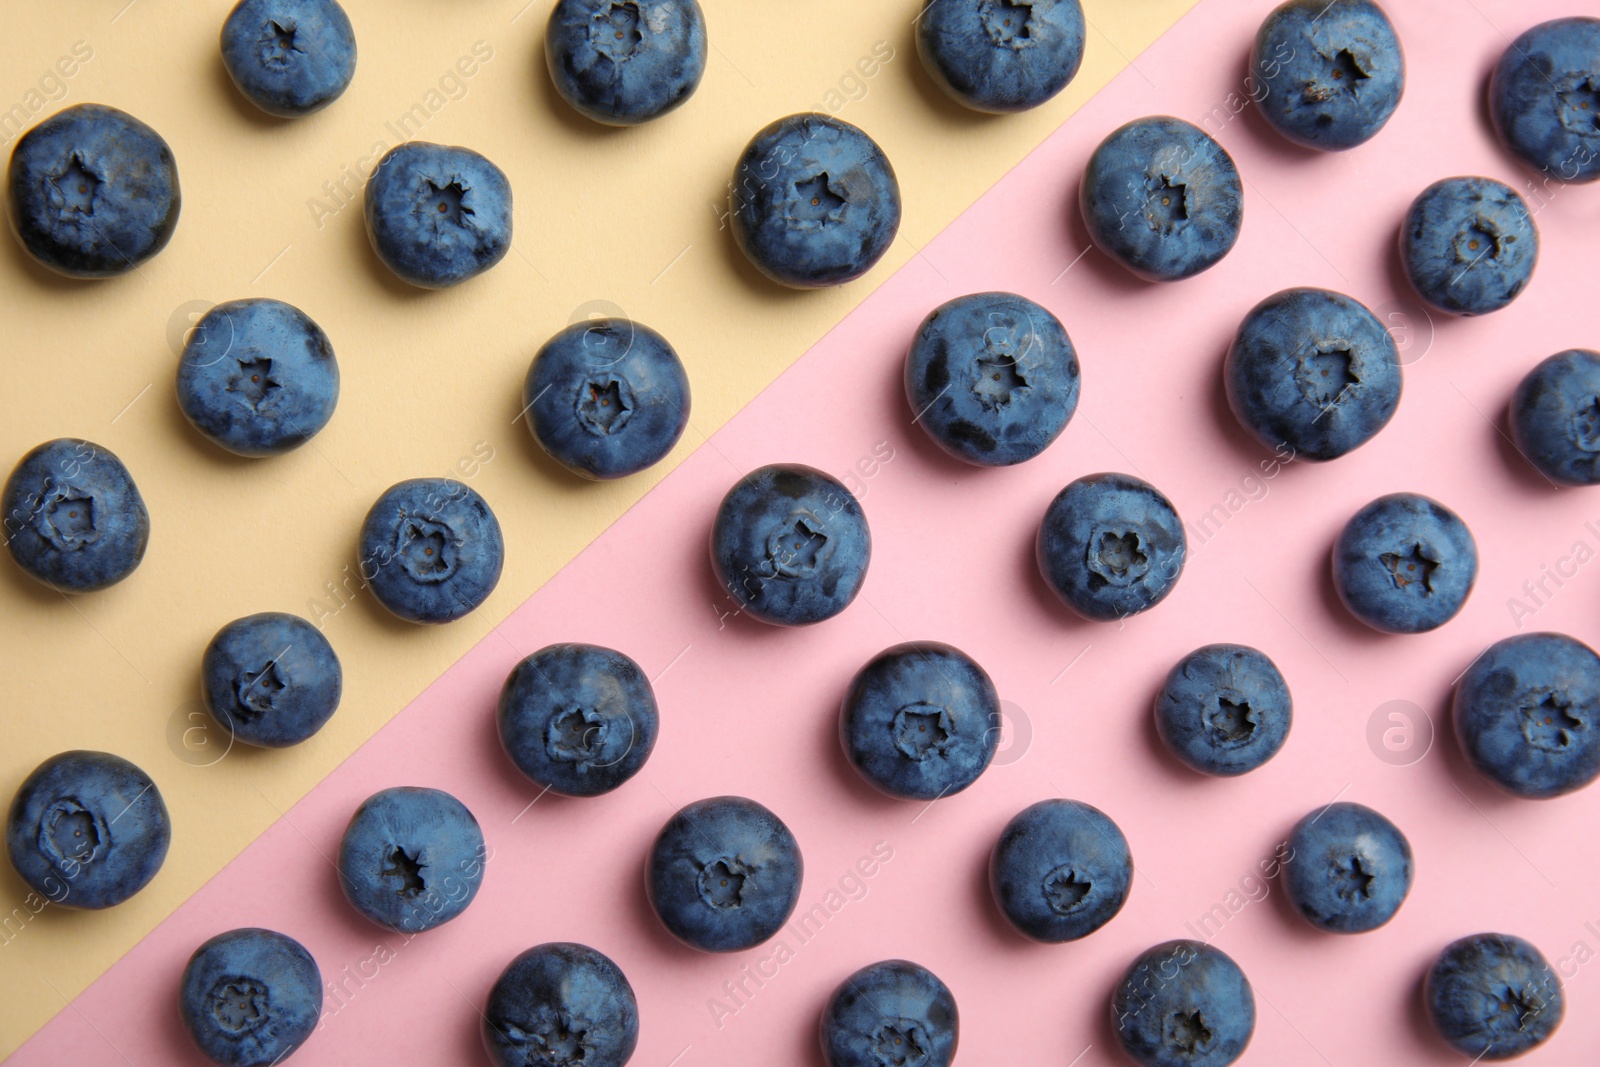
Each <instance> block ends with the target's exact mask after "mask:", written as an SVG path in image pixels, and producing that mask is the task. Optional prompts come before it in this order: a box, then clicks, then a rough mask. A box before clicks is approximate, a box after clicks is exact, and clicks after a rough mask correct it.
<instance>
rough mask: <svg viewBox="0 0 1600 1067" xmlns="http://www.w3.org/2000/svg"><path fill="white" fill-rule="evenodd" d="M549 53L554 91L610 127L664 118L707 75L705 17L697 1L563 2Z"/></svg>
mask: <svg viewBox="0 0 1600 1067" xmlns="http://www.w3.org/2000/svg"><path fill="white" fill-rule="evenodd" d="M544 54H545V59H546V61H547V62H548V63H549V64H550V77H551V80H553V81H554V82H555V85H556V91H557V92H559V93H560V94H561V96H562V98H563V99H564V100H566V102H567V103H569V104H571V105H572V106H573V107H574V108H576V109H577V110H578V111H580V112H582V113H583V114H585V115H587V116H589V117H590V118H591V119H594V120H595V121H596V122H603V123H606V124H607V125H609V126H633V125H637V124H638V123H641V122H648V121H650V120H651V119H653V118H657V117H659V116H661V115H665V114H666V113H667V112H669V111H671V110H673V109H674V108H677V107H679V106H680V105H682V104H683V103H684V101H686V100H688V99H689V97H691V96H693V95H694V91H695V89H696V87H698V86H699V84H700V78H701V76H702V75H703V74H705V72H706V20H705V16H704V15H702V14H701V12H700V5H699V4H698V3H696V2H695V0H560V2H559V3H557V4H556V6H555V10H554V11H552V12H550V25H549V28H548V29H547V31H546V32H545V38H544Z"/></svg>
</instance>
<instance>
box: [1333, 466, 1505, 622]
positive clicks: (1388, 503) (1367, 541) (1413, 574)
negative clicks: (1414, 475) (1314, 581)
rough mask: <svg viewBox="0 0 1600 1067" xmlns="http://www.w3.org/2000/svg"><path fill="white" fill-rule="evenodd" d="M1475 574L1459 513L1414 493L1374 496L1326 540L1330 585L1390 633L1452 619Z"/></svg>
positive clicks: (1473, 550)
mask: <svg viewBox="0 0 1600 1067" xmlns="http://www.w3.org/2000/svg"><path fill="white" fill-rule="evenodd" d="M1477 577H1478V546H1477V543H1476V542H1474V541H1473V539H1472V531H1471V530H1468V529H1467V524H1466V523H1464V522H1462V521H1461V519H1460V517H1459V516H1457V515H1456V513H1455V512H1453V511H1451V510H1450V509H1449V508H1447V507H1445V506H1444V505H1443V504H1441V503H1439V502H1438V501H1437V500H1430V499H1429V498H1428V497H1425V496H1423V495H1421V494H1420V493H1390V494H1389V495H1388V496H1380V497H1379V498H1378V499H1376V500H1374V501H1373V502H1372V503H1370V504H1368V505H1367V506H1366V507H1364V508H1362V509H1361V510H1360V511H1358V512H1356V513H1355V514H1354V515H1352V516H1351V517H1350V521H1349V522H1347V523H1345V525H1344V529H1343V530H1341V531H1340V532H1339V538H1338V540H1337V541H1335V542H1334V544H1333V585H1334V588H1335V589H1337V590H1338V591H1339V599H1340V600H1342V601H1344V606H1345V607H1347V608H1349V609H1350V614H1352V615H1354V616H1355V617H1356V618H1358V619H1360V620H1361V621H1362V622H1364V623H1366V624H1367V625H1368V626H1370V627H1372V628H1373V629H1374V630H1382V631H1383V632H1384V633H1391V634H1419V633H1423V632H1425V631H1427V630H1433V629H1437V628H1438V627H1440V626H1443V625H1444V624H1445V623H1447V622H1449V621H1450V620H1451V619H1453V618H1455V616H1456V613H1457V612H1459V611H1460V610H1461V606H1462V605H1463V604H1465V603H1466V601H1467V596H1468V594H1470V593H1471V592H1472V585H1473V582H1474V581H1476V580H1477Z"/></svg>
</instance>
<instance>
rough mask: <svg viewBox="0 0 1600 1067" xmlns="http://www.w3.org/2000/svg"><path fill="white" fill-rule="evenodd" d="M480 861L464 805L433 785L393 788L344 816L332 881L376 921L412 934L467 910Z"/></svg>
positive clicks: (479, 834) (477, 836) (474, 827)
mask: <svg viewBox="0 0 1600 1067" xmlns="http://www.w3.org/2000/svg"><path fill="white" fill-rule="evenodd" d="M487 859H488V850H487V848H486V847H485V845H484V841H483V831H482V830H481V829H479V828H478V820H477V819H475V818H473V817H472V812H470V811H468V810H467V808H466V805H464V804H462V803H461V801H459V800H457V799H456V798H455V797H453V796H451V795H450V794H449V793H446V792H444V791H443V790H440V789H425V788H422V787H420V786H396V787H394V788H392V789H384V790H381V791H380V792H377V793H374V794H372V796H370V797H368V798H367V799H366V800H365V801H363V802H362V804H361V806H360V807H359V808H357V809H356V813H355V814H354V815H353V816H351V818H350V825H349V826H347V827H345V831H344V839H343V840H342V841H341V842H340V843H339V884H340V885H341V886H342V887H344V895H345V897H346V898H347V899H348V900H349V901H350V903H351V904H353V905H355V909H356V910H357V911H359V912H360V913H361V914H362V915H365V916H366V917H367V918H368V919H371V920H372V921H373V922H375V923H377V924H378V925H379V926H383V927H387V928H388V929H390V930H395V931H398V932H400V933H420V932H421V931H423V930H431V929H433V928H434V927H435V926H439V925H441V924H443V923H447V922H449V921H450V920H451V919H454V918H455V917H456V916H457V915H460V914H461V913H462V912H464V911H466V910H467V905H468V904H471V903H472V898H473V897H475V896H477V895H478V888H479V887H480V886H481V885H482V884H483V868H484V864H485V863H486V862H487Z"/></svg>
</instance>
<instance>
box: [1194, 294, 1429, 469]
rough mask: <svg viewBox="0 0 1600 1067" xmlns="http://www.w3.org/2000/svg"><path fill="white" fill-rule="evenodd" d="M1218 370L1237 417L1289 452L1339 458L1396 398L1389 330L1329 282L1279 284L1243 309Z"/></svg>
mask: <svg viewBox="0 0 1600 1067" xmlns="http://www.w3.org/2000/svg"><path fill="white" fill-rule="evenodd" d="M1223 375H1224V380H1225V382H1226V385H1227V390H1228V404H1229V405H1230V406H1231V407H1232V408H1233V413H1234V415H1236V416H1237V417H1238V419H1239V424H1240V425H1241V426H1243V427H1244V428H1245V429H1246V430H1249V431H1250V433H1251V434H1252V435H1254V436H1255V438H1256V440H1258V441H1260V442H1261V443H1262V444H1263V445H1265V446H1266V447H1267V448H1269V449H1271V450H1272V451H1274V452H1276V453H1278V454H1279V455H1282V454H1283V452H1284V451H1285V450H1287V451H1290V452H1292V454H1293V455H1292V457H1291V458H1301V459H1310V460H1318V461H1321V460H1330V459H1337V458H1338V457H1340V456H1342V455H1344V454H1345V453H1347V452H1350V451H1352V450H1353V449H1356V448H1359V447H1360V446H1362V445H1364V444H1366V443H1367V442H1368V441H1370V440H1372V438H1373V437H1374V436H1375V435H1376V434H1377V432H1378V431H1379V430H1381V429H1383V428H1384V427H1385V426H1387V425H1388V424H1389V420H1390V419H1391V418H1393V417H1394V412H1395V408H1397V407H1399V406H1400V384H1401V382H1400V353H1399V351H1398V350H1397V349H1396V348H1395V344H1394V338H1393V337H1391V336H1390V335H1389V332H1388V331H1387V330H1385V329H1384V327H1383V323H1381V322H1379V321H1378V319H1377V317H1376V316H1375V315H1373V314H1372V312H1370V311H1368V310H1367V309H1366V307H1365V306H1363V305H1362V304H1361V303H1360V302H1358V301H1355V300H1352V299H1351V298H1350V297H1348V296H1345V295H1344V294H1342V293H1335V292H1333V291H1331V290H1328V289H1310V288H1300V289H1285V290H1283V291H1281V292H1278V293H1274V294H1273V295H1271V296H1269V297H1267V298H1266V299H1265V300H1263V301H1261V303H1259V304H1257V305H1256V306H1255V307H1253V308H1251V309H1250V313H1249V314H1248V315H1246V316H1245V318H1244V321H1243V322H1241V323H1240V324H1239V332H1238V334H1237V335H1235V337H1234V339H1233V345H1232V347H1230V348H1229V349H1228V356H1227V360H1226V362H1225V364H1224V369H1223Z"/></svg>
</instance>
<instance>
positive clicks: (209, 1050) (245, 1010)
mask: <svg viewBox="0 0 1600 1067" xmlns="http://www.w3.org/2000/svg"><path fill="white" fill-rule="evenodd" d="M178 1006H179V1009H180V1010H181V1012H182V1014H183V1022H184V1025H185V1026H187V1027H188V1028H189V1033H190V1035H191V1036H192V1037H193V1038H194V1043H195V1044H196V1045H199V1046H200V1051H201V1052H203V1053H205V1054H206V1058H207V1059H209V1060H211V1061H212V1062H213V1063H219V1064H223V1065H224V1067H268V1065H270V1064H276V1063H282V1062H284V1061H285V1060H287V1059H288V1058H289V1057H290V1056H293V1055H294V1054H295V1053H296V1052H297V1051H299V1049H300V1046H302V1045H303V1044H305V1041H306V1039H307V1038H308V1037H310V1036H311V1034H312V1032H313V1031H314V1030H316V1028H317V1024H318V1023H319V1022H320V1021H321V1018H322V972H321V971H320V970H318V969H317V961H316V960H314V959H312V958H311V953H309V952H307V951H306V949H305V946H303V945H302V944H300V942H298V941H296V940H295V939H294V938H292V937H288V936H287V935H284V934H280V933H277V932H276V931H273V930H260V929H255V928H251V927H245V928H243V929H239V930H229V931H228V932H227V933H225V934H218V935H217V936H216V937H213V938H212V939H211V940H209V941H207V942H206V943H205V944H203V945H201V946H200V947H199V948H197V949H195V952H194V955H192V956H190V957H189V963H188V966H186V967H184V969H183V985H182V991H181V993H180V994H179V1000H178Z"/></svg>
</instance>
